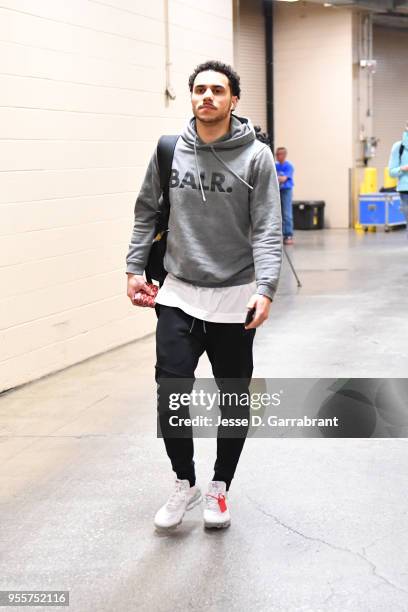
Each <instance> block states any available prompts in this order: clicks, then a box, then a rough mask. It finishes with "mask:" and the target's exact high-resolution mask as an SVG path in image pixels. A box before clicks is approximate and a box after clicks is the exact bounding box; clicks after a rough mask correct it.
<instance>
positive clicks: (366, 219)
mask: <svg viewBox="0 0 408 612" xmlns="http://www.w3.org/2000/svg"><path fill="white" fill-rule="evenodd" d="M358 211H359V214H358V220H359V223H360V224H361V225H362V226H363V228H364V230H365V231H367V230H368V228H369V227H373V226H375V227H377V226H382V227H384V231H385V232H389V231H390V229H391V228H392V227H394V226H397V225H406V221H405V217H404V214H403V212H402V210H401V200H400V196H399V194H398V192H396V191H394V192H384V193H367V194H364V195H360V196H359V204H358Z"/></svg>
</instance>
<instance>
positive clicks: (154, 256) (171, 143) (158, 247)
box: [145, 136, 179, 287]
mask: <svg viewBox="0 0 408 612" xmlns="http://www.w3.org/2000/svg"><path fill="white" fill-rule="evenodd" d="M178 139H179V136H161V137H160V138H159V142H158V143H157V161H158V165H159V175H160V188H161V191H162V202H161V204H160V206H159V209H158V211H157V213H156V225H155V230H154V239H153V242H152V246H151V248H150V252H149V257H148V260H147V264H146V268H145V275H146V280H147V282H148V283H151V282H152V281H153V280H155V281H157V282H158V283H159V285H160V287H161V286H162V284H163V282H164V279H165V278H166V276H167V271H166V270H165V268H164V264H163V260H164V256H165V254H166V246H167V232H168V229H169V215H170V197H169V181H170V174H171V164H172V162H173V156H174V149H175V148H176V143H177V140H178Z"/></svg>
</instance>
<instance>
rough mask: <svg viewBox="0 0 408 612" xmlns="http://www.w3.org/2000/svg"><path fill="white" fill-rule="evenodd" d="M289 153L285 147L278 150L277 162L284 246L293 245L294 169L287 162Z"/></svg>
mask: <svg viewBox="0 0 408 612" xmlns="http://www.w3.org/2000/svg"><path fill="white" fill-rule="evenodd" d="M287 156H288V151H287V149H286V148H285V147H278V148H277V149H276V154H275V159H276V160H277V161H276V162H275V166H276V172H277V175H278V181H279V188H280V196H281V206H282V226H283V227H282V233H283V242H284V244H293V210H292V197H293V185H294V182H293V174H294V171H295V169H294V167H293V165H292V164H291V163H290V162H289V161H287V159H286V158H287Z"/></svg>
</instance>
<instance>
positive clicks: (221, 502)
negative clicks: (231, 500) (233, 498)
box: [207, 493, 227, 512]
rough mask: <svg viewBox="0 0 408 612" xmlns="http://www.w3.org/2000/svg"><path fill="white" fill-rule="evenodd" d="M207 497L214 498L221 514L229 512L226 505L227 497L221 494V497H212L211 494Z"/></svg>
mask: <svg viewBox="0 0 408 612" xmlns="http://www.w3.org/2000/svg"><path fill="white" fill-rule="evenodd" d="M207 495H209V497H213V498H214V499H216V500H217V502H218V506H219V509H220V510H221V512H225V511H226V510H227V504H226V501H225V495H222V494H221V493H220V494H219V495H211V493H207Z"/></svg>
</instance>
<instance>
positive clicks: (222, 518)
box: [204, 480, 231, 529]
mask: <svg viewBox="0 0 408 612" xmlns="http://www.w3.org/2000/svg"><path fill="white" fill-rule="evenodd" d="M226 489H227V485H226V484H225V482H223V481H222V480H212V481H211V482H210V484H209V485H208V492H207V493H206V495H205V506H204V527H207V528H208V529H212V528H216V529H223V528H224V527H229V525H230V524H231V515H230V511H229V510H228V507H227V495H228V493H227V490H226Z"/></svg>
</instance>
